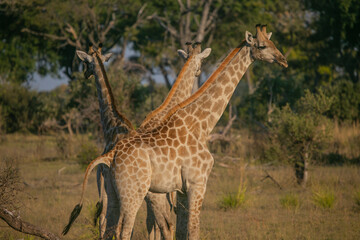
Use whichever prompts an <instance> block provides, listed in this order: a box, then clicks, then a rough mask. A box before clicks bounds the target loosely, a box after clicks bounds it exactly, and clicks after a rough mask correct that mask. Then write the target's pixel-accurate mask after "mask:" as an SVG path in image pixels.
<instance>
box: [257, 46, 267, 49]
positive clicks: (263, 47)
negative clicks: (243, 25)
mask: <svg viewBox="0 0 360 240" xmlns="http://www.w3.org/2000/svg"><path fill="white" fill-rule="evenodd" d="M265 48H266V46H258V49H265Z"/></svg>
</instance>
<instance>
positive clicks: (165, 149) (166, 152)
mask: <svg viewBox="0 0 360 240" xmlns="http://www.w3.org/2000/svg"><path fill="white" fill-rule="evenodd" d="M161 152H162V153H163V154H164V155H166V156H167V155H168V152H169V148H168V147H162V148H161Z"/></svg>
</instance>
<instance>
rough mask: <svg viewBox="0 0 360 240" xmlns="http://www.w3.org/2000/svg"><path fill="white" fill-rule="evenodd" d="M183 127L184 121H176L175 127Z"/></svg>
mask: <svg viewBox="0 0 360 240" xmlns="http://www.w3.org/2000/svg"><path fill="white" fill-rule="evenodd" d="M182 125H184V122H183V120H181V119H180V118H178V119H176V121H175V127H180V126H182Z"/></svg>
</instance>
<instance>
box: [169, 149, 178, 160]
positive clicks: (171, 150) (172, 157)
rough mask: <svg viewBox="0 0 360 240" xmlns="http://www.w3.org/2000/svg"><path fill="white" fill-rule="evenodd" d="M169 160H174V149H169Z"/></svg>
mask: <svg viewBox="0 0 360 240" xmlns="http://www.w3.org/2000/svg"><path fill="white" fill-rule="evenodd" d="M169 158H170V160H172V159H175V158H176V151H175V149H174V148H170V149H169Z"/></svg>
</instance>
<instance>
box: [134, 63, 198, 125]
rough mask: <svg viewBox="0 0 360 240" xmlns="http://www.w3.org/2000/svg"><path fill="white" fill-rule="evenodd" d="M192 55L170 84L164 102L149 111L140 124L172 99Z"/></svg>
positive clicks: (145, 121) (148, 119)
mask: <svg viewBox="0 0 360 240" xmlns="http://www.w3.org/2000/svg"><path fill="white" fill-rule="evenodd" d="M192 57H193V56H190V57H189V58H188V60H187V61H186V63H185V64H184V66H183V68H182V69H181V71H180V73H179V75H178V77H177V78H176V80H175V83H174V85H173V86H172V88H171V90H170V92H169V94H168V95H167V97H166V99H165V100H164V102H163V103H162V104H161V105H160V106H159V107H158V108H156V109H155V110H154V111H152V112H151V113H149V114H148V115H147V116H146V118H145V120H144V121H143V122H142V123H141V125H143V126H144V125H145V124H146V123H148V122H149V121H150V120H151V119H152V118H153V117H154V116H155V115H156V114H158V113H159V112H161V111H162V110H163V109H164V108H165V107H166V106H167V105H168V104H169V102H170V100H171V99H172V97H173V95H174V94H175V91H176V89H177V88H178V86H179V84H180V82H181V80H182V78H183V75H184V74H185V70H186V69H187V68H188V67H189V64H190V60H191V59H192Z"/></svg>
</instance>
